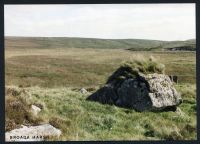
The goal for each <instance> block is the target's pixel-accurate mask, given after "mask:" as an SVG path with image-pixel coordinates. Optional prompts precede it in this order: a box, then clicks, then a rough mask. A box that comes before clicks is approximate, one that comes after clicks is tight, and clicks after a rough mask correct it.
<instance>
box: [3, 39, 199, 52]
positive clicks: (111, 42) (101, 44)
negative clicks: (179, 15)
mask: <svg viewBox="0 0 200 144" xmlns="http://www.w3.org/2000/svg"><path fill="white" fill-rule="evenodd" d="M5 46H6V48H21V49H23V48H101V49H102V48H105V49H128V50H192V51H193V50H196V40H195V39H190V40H186V41H160V40H146V39H97V38H73V37H5Z"/></svg>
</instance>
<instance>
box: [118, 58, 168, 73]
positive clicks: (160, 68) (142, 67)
mask: <svg viewBox="0 0 200 144" xmlns="http://www.w3.org/2000/svg"><path fill="white" fill-rule="evenodd" d="M121 67H129V68H131V69H132V70H133V71H136V72H141V73H144V74H148V73H159V74H163V73H164V72H165V65H164V64H162V63H159V62H157V61H156V59H155V58H154V57H152V56H151V57H150V58H149V59H144V58H143V59H130V60H128V61H125V62H123V63H122V65H121Z"/></svg>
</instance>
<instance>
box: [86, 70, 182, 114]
mask: <svg viewBox="0 0 200 144" xmlns="http://www.w3.org/2000/svg"><path fill="white" fill-rule="evenodd" d="M87 100H91V101H98V102H100V103H103V104H114V105H117V106H120V107H125V108H131V109H135V110H137V111H165V110H166V111H168V110H172V111H175V110H176V106H177V105H179V104H180V103H181V102H182V99H181V96H180V94H179V93H178V92H177V91H176V89H175V88H174V87H173V83H172V82H171V80H170V78H169V77H168V76H167V75H164V74H157V73H153V74H143V73H140V72H137V71H134V70H133V69H131V68H129V67H121V68H119V69H118V70H117V71H115V72H114V73H113V75H111V76H110V77H109V79H108V81H107V83H106V85H105V86H104V87H102V88H100V89H99V90H97V91H96V92H95V93H93V94H92V95H90V96H89V97H88V98H87Z"/></svg>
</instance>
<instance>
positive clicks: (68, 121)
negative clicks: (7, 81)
mask: <svg viewBox="0 0 200 144" xmlns="http://www.w3.org/2000/svg"><path fill="white" fill-rule="evenodd" d="M185 86H186V85H183V87H181V86H180V85H177V88H178V89H179V90H182V91H183V92H184V93H188V91H190V95H185V96H184V97H183V99H184V100H183V103H182V104H181V105H180V109H181V110H182V112H183V113H184V114H183V115H179V114H177V113H175V112H161V113H155V112H143V113H140V112H136V111H134V110H128V109H124V108H118V107H116V106H111V105H102V104H100V103H97V102H90V101H86V100H85V99H86V97H87V96H88V95H89V93H88V94H81V93H80V92H79V91H78V90H72V89H70V88H51V89H50V88H40V87H30V88H25V91H26V92H27V93H29V95H26V96H24V97H23V98H24V99H26V100H29V103H36V104H42V105H44V106H45V108H44V109H43V110H42V112H41V113H40V114H39V116H41V117H43V119H45V120H46V121H49V122H50V124H52V125H53V126H55V127H57V128H59V129H61V130H62V132H63V134H62V136H61V140H164V139H165V140H170V139H171V140H177V139H179V140H183V139H184V140H191V139H196V109H195V106H196V103H195V98H196V94H195V88H194V85H190V86H189V87H188V86H186V87H188V89H184V87H185ZM191 92H192V93H191ZM192 101H193V102H194V103H191V102H192Z"/></svg>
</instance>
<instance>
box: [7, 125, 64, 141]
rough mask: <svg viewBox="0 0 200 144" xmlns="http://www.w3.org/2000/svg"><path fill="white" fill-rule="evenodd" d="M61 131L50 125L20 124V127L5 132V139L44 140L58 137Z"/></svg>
mask: <svg viewBox="0 0 200 144" xmlns="http://www.w3.org/2000/svg"><path fill="white" fill-rule="evenodd" d="M61 133H62V132H61V131H60V130H59V129H56V128H55V127H53V126H51V125H50V124H44V125H40V126H30V127H27V126H22V128H19V129H14V130H12V131H9V132H6V133H5V135H6V141H44V140H48V138H52V137H56V138H59V137H60V135H61Z"/></svg>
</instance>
